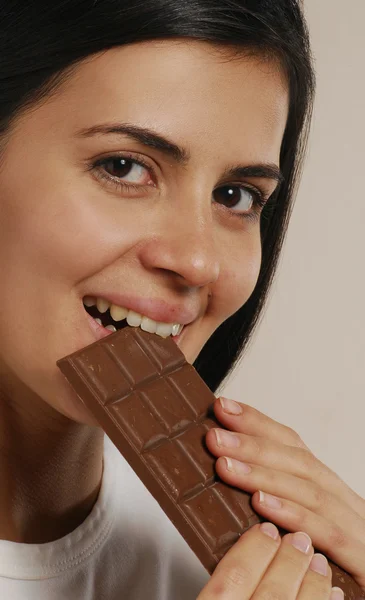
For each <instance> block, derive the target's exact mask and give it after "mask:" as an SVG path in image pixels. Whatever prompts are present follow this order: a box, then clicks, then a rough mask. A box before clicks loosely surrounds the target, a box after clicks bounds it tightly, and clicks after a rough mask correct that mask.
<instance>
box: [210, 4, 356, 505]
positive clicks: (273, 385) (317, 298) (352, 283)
mask: <svg viewBox="0 0 365 600" xmlns="http://www.w3.org/2000/svg"><path fill="white" fill-rule="evenodd" d="M305 12H306V15H307V19H308V24H309V28H310V31H311V39H312V47H313V53H314V56H315V68H316V73H317V78H318V83H317V95H316V101H315V117H314V123H313V128H312V133H311V138H310V149H309V155H308V158H307V161H306V165H305V169H304V175H303V179H302V182H301V186H300V190H299V193H298V195H297V199H296V204H295V208H294V212H293V216H292V219H291V222H290V225H289V231H288V236H287V240H286V243H285V247H284V252H283V255H282V260H281V263H280V267H279V271H278V275H277V277H276V280H275V284H274V287H273V289H272V292H271V295H270V300H269V304H268V306H267V309H266V311H265V314H264V317H263V320H262V322H261V325H259V328H258V330H257V332H256V334H255V336H254V338H253V341H252V343H251V345H250V347H249V350H248V352H247V353H246V355H245V356H244V358H243V360H242V362H241V364H240V365H239V367H238V368H237V369H236V370H235V372H234V373H233V375H232V376H231V378H230V379H229V380H228V384H226V385H225V386H224V387H223V388H221V389H220V390H219V391H220V392H221V393H223V395H226V396H228V397H231V398H235V399H237V400H240V401H242V402H245V403H248V404H251V405H253V406H255V407H256V408H258V409H259V410H260V411H262V412H264V413H266V414H268V415H269V416H271V417H272V418H274V419H276V420H278V421H280V422H281V423H285V424H286V425H289V426H290V427H293V428H294V429H295V430H296V431H297V432H298V433H299V434H300V436H301V437H302V439H303V440H304V441H305V443H306V444H307V445H308V446H309V447H310V448H311V450H312V451H313V452H314V454H315V455H316V456H317V457H318V458H319V459H320V460H322V461H323V462H324V463H326V464H327V465H328V466H329V467H330V468H332V469H333V470H335V471H336V472H337V473H338V474H339V475H340V476H341V477H342V478H343V479H344V480H345V481H346V482H347V483H348V484H349V485H350V486H351V487H352V488H353V489H355V490H356V491H357V492H358V493H359V494H361V495H362V496H363V497H365V469H364V459H365V368H364V367H365V339H364V338H365V316H364V296H365V283H364V278H365V268H364V259H365V233H364V232H365V149H364V148H365V34H364V22H365V0H351V2H348V3H344V2H343V1H342V0H341V1H340V0H306V2H305Z"/></svg>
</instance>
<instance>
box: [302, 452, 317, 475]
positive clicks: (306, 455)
mask: <svg viewBox="0 0 365 600" xmlns="http://www.w3.org/2000/svg"><path fill="white" fill-rule="evenodd" d="M298 458H299V464H300V467H301V470H302V472H303V474H304V475H305V476H308V474H309V473H311V471H312V470H313V467H314V465H315V461H316V458H315V456H314V455H313V454H312V452H310V451H308V450H306V449H305V448H298Z"/></svg>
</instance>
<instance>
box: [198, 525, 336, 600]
mask: <svg viewBox="0 0 365 600" xmlns="http://www.w3.org/2000/svg"><path fill="white" fill-rule="evenodd" d="M318 565H321V566H322V573H323V571H327V572H326V574H325V575H323V574H320V573H319V572H317V571H316V569H317V570H318ZM319 570H321V569H320V568H319ZM343 597H344V595H343V592H342V591H341V590H339V588H333V589H332V590H331V569H330V567H329V565H328V563H327V560H326V559H325V558H324V557H322V556H321V555H318V554H317V555H315V556H313V547H312V544H311V540H310V538H309V537H308V536H307V535H306V534H303V533H296V534H288V535H286V536H284V537H283V539H282V540H280V536H279V532H278V530H277V528H276V527H275V526H274V525H273V524H272V523H262V524H261V525H255V526H254V527H252V528H251V529H249V530H248V531H246V533H244V534H243V535H242V536H241V538H240V539H239V541H238V542H237V543H236V544H235V545H234V546H233V547H232V548H231V549H230V550H229V552H227V554H226V555H225V556H224V557H223V558H222V560H221V561H220V563H219V564H218V566H217V568H216V569H215V571H214V573H213V575H212V577H211V578H210V580H209V582H208V584H207V585H206V586H205V588H204V589H203V591H202V592H201V593H200V594H199V596H198V598H197V600H223V598H224V600H250V599H251V598H252V599H253V600H260V598H261V599H264V598H286V599H287V600H342V599H343Z"/></svg>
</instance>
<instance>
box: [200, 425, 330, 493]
mask: <svg viewBox="0 0 365 600" xmlns="http://www.w3.org/2000/svg"><path fill="white" fill-rule="evenodd" d="M206 443H207V446H208V449H209V450H210V452H212V454H214V455H215V456H217V457H218V456H227V455H229V456H230V457H231V458H236V459H237V460H241V461H244V462H248V463H250V464H251V463H252V464H256V465H261V466H262V467H267V468H269V469H277V470H280V471H283V472H285V473H288V474H290V475H295V476H296V477H301V478H302V479H308V480H312V481H315V482H317V483H318V484H319V483H321V484H322V487H326V489H327V490H329V491H332V488H336V489H337V488H338V484H337V480H338V477H337V475H336V474H335V473H333V471H331V470H330V469H329V468H328V467H326V465H324V464H323V463H321V462H320V461H319V460H318V459H317V458H316V457H315V456H314V455H313V454H312V453H311V452H310V451H308V450H306V449H305V448H294V447H291V448H288V446H285V445H284V444H282V443H280V442H275V441H273V440H269V439H266V438H262V437H256V436H252V435H247V434H244V433H239V432H238V433H236V432H233V431H226V430H224V429H218V428H215V427H212V428H211V429H210V430H209V431H208V432H207V434H206Z"/></svg>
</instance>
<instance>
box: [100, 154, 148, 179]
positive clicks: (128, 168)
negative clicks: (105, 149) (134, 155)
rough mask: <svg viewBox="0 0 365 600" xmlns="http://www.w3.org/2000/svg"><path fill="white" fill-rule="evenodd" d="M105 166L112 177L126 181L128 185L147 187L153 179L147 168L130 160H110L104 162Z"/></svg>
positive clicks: (118, 158)
mask: <svg viewBox="0 0 365 600" xmlns="http://www.w3.org/2000/svg"><path fill="white" fill-rule="evenodd" d="M103 165H104V169H105V170H107V171H108V173H109V174H110V175H112V176H113V177H116V178H118V179H124V180H125V181H126V183H135V184H140V185H146V183H148V181H150V179H151V178H150V174H149V172H148V170H147V169H146V167H144V166H143V165H140V164H139V163H138V162H136V161H135V160H131V159H129V158H122V157H112V158H108V159H107V160H106V161H104V163H103ZM146 177H147V180H148V181H147V182H146Z"/></svg>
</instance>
